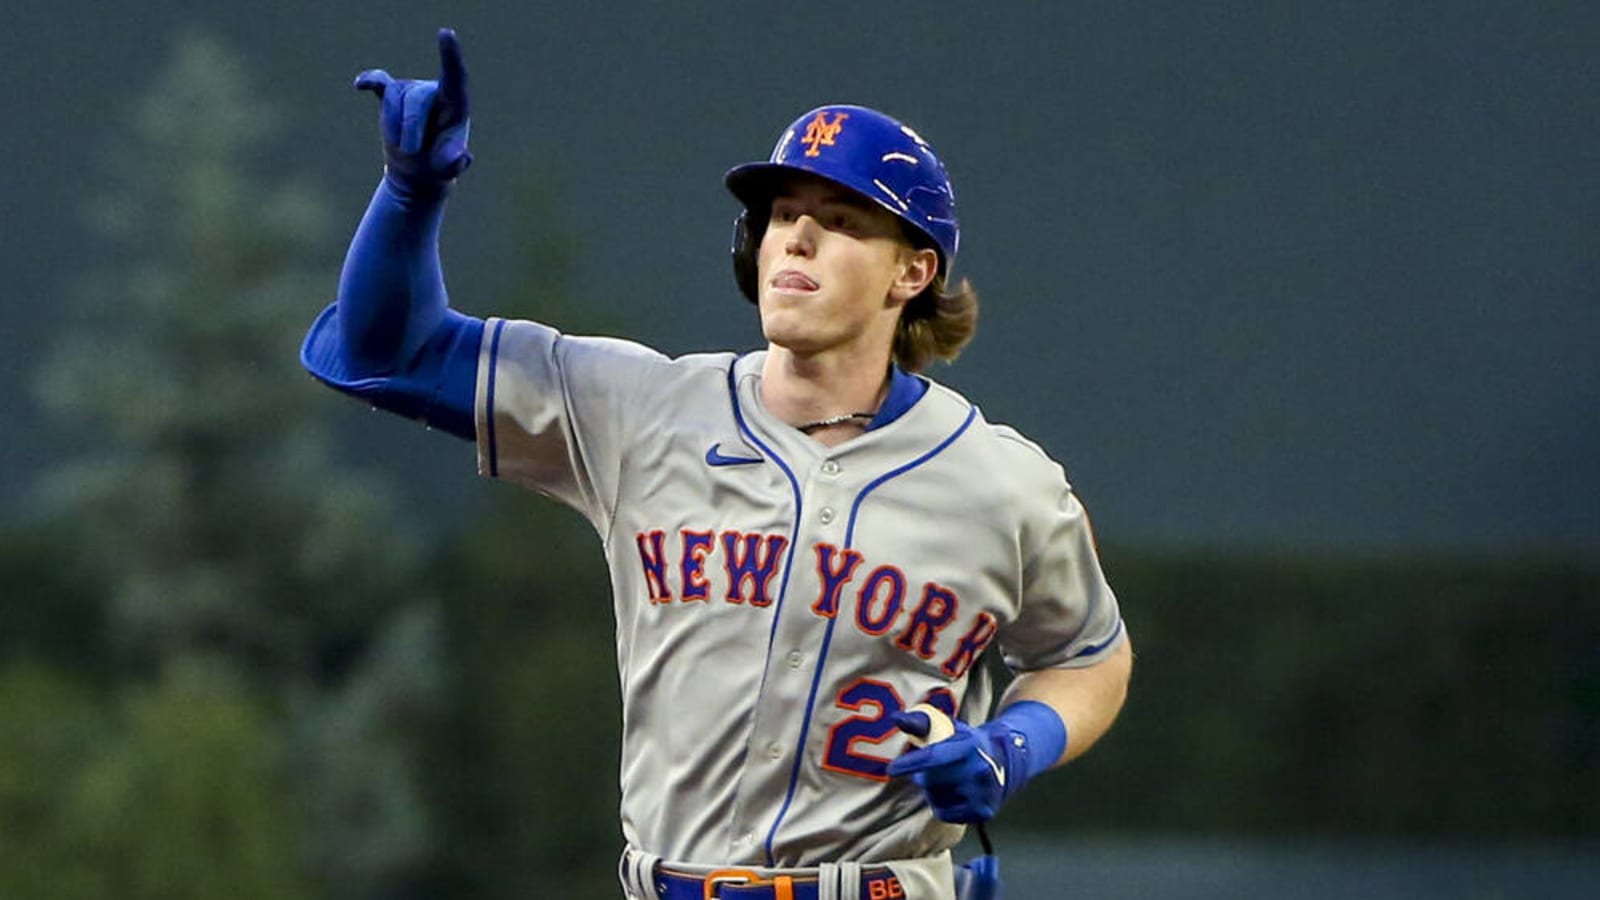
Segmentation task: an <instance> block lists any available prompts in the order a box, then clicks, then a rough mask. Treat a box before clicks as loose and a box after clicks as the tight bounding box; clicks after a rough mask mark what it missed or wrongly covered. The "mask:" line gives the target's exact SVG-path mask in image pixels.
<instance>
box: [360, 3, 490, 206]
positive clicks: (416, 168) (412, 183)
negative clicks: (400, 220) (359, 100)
mask: <svg viewBox="0 0 1600 900" xmlns="http://www.w3.org/2000/svg"><path fill="white" fill-rule="evenodd" d="M439 68H440V71H439V80H438V81H417V80H413V79H398V78H394V77H391V76H390V75H389V73H388V72H385V71H384V70H382V69H368V70H367V71H365V72H362V73H361V74H360V75H358V76H356V85H355V86H356V90H358V91H371V92H372V93H374V94H377V95H378V99H379V100H381V101H382V108H381V110H380V111H379V114H378V124H379V128H380V130H381V131H382V133H383V151H384V160H385V162H386V163H387V165H386V166H385V167H384V171H385V173H386V174H387V176H388V177H389V178H390V180H392V181H394V182H395V183H396V184H397V186H399V187H402V188H407V189H417V188H425V187H430V186H437V185H440V184H443V183H445V182H447V181H450V180H451V179H453V178H455V177H456V176H458V175H460V174H461V173H462V172H464V171H466V169H467V166H470V165H472V154H471V153H469V152H467V132H468V130H469V125H470V121H469V119H468V109H469V104H468V102H467V67H466V64H465V63H464V62H463V61H462V59H461V44H460V42H459V41H457V40H456V33H455V32H454V31H452V30H451V29H449V28H441V29H439Z"/></svg>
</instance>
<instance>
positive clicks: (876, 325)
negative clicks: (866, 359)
mask: <svg viewBox="0 0 1600 900" xmlns="http://www.w3.org/2000/svg"><path fill="white" fill-rule="evenodd" d="M937 266H938V256H937V254H935V253H934V252H933V251H932V250H918V249H914V248H913V247H912V245H911V243H910V242H909V241H907V240H906V237H905V232H904V231H902V230H901V227H900V221H899V220H898V219H896V218H895V217H894V216H893V215H892V214H891V213H889V212H888V211H887V210H884V209H882V208H880V207H879V206H877V205H876V204H874V203H872V202H871V201H868V200H866V199H865V198H863V197H860V196H859V195H857V194H855V193H854V192H852V191H849V190H846V189H844V188H841V187H838V186H836V185H833V184H831V183H830V182H827V181H824V180H822V179H820V178H811V177H797V178H794V179H792V180H790V181H789V182H788V183H787V184H786V185H785V186H784V187H783V188H782V189H781V190H780V191H779V192H778V194H777V196H776V197H775V198H774V199H773V201H772V211H771V216H770V218H769V220H768V223H767V231H766V234H765V236H764V237H763V238H762V240H761V250H760V254H759V256H758V267H759V268H758V272H759V278H760V297H761V327H762V331H763V332H764V333H765V335H766V338H767V340H768V341H770V342H772V343H773V344H776V345H778V346H781V347H784V348H786V349H788V350H790V351H792V352H795V353H799V354H804V355H811V354H817V353H822V352H825V351H828V350H831V349H835V348H838V347H843V346H858V347H867V348H878V347H887V346H888V345H889V344H890V343H891V342H892V340H893V338H894V329H895V323H896V322H897V321H898V319H899V316H900V309H901V307H902V306H903V305H904V304H905V302H906V301H907V300H910V299H911V298H912V297H915V296H916V295H917V294H918V293H920V292H921V290H922V288H924V287H926V286H927V283H928V281H929V280H931V279H932V277H933V273H934V271H935V270H936V269H937Z"/></svg>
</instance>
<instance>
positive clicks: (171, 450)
mask: <svg viewBox="0 0 1600 900" xmlns="http://www.w3.org/2000/svg"><path fill="white" fill-rule="evenodd" d="M261 96H262V95H261V93H260V92H259V91H257V90H256V89H255V88H253V87H252V85H251V84H250V83H249V82H248V80H247V79H246V78H245V75H244V70H243V66H242V65H241V63H240V61H239V60H238V59H237V58H236V57H235V56H234V55H233V54H232V53H231V51H229V50H228V48H226V47H224V46H222V45H221V44H219V43H218V42H216V41H215V40H213V39H211V38H208V37H206V36H204V35H189V36H187V37H185V38H184V39H183V40H181V41H179V42H178V43H177V44H176V46H175V50H174V54H173V56H172V58H171V60H170V62H169V64H168V66H167V67H166V68H165V69H164V70H163V71H162V72H161V73H160V74H159V75H158V76H157V77H156V78H155V79H154V82H153V83H152V85H151V87H150V89H149V91H148V92H146V93H145V94H144V95H143V96H142V98H140V99H138V100H137V101H136V102H134V103H133V104H132V105H131V108H132V109H133V110H134V114H133V118H132V121H131V122H129V123H127V130H126V132H125V133H124V134H123V135H119V136H118V139H117V140H116V141H115V142H114V143H115V150H114V153H113V154H112V155H111V158H110V159H109V160H108V165H109V166H110V168H111V172H112V178H111V180H110V184H109V186H108V188H107V189H106V191H105V192H104V195H103V196H101V197H100V198H99V199H98V200H97V201H96V202H95V203H94V205H93V213H94V216H93V223H94V224H95V226H96V227H97V229H98V231H99V233H100V235H101V236H102V238H103V239H104V245H103V250H102V252H101V253H100V254H98V255H97V257H96V258H97V259H98V260H100V262H101V264H98V265H95V266H92V267H91V268H90V269H89V270H87V271H85V272H84V273H82V277H81V281H80V282H79V283H78V284H77V285H76V290H77V293H78V302H77V303H76V304H75V305H74V306H73V308H72V313H73V315H74V317H75V321H74V327H72V328H71V329H70V330H69V331H68V332H67V335H68V336H67V337H65V338H64V339H63V340H62V341H61V343H60V344H59V346H57V347H55V348H54V352H53V353H52V354H51V355H50V356H49V359H48V362H47V363H46V364H45V366H44V367H43V369H42V370H41V372H40V379H39V386H40V395H41V398H42V399H43V400H44V402H45V403H46V404H47V405H48V406H49V407H50V408H51V409H53V410H54V411H56V412H57V413H59V414H60V416H61V417H62V418H63V419H65V420H68V421H71V422H74V423H76V424H78V425H79V426H80V427H81V428H82V430H83V432H84V433H86V434H91V435H94V436H96V437H98V438H99V441H98V442H97V443H93V444H90V445H88V446H89V448H90V449H88V450H87V451H86V452H85V454H84V455H83V456H81V457H80V458H77V459H73V460H69V461H66V462H64V463H63V464H62V465H61V466H60V467H59V468H58V469H57V470H56V471H54V472H53V473H51V475H50V476H49V477H48V478H47V479H45V481H44V483H43V485H42V486H41V490H40V492H39V496H38V498H37V501H38V508H39V511H40V518H41V521H42V522H43V523H44V524H43V525H42V526H41V528H43V529H48V531H49V533H50V534H52V535H56V536H59V537H58V538H52V539H51V541H49V542H46V543H48V544H49V546H50V547H57V548H59V547H72V548H75V549H76V552H75V553H73V554H72V555H71V565H72V567H73V570H72V573H71V578H70V580H62V579H57V582H58V586H61V587H69V588H71V589H72V590H74V591H78V592H80V593H78V594H75V595H74V596H81V597H88V598H92V600H90V601H89V602H88V603H87V604H84V605H85V606H87V607H88V610H89V612H88V614H84V612H83V610H82V609H78V613H79V621H81V622H83V623H84V624H85V626H86V627H92V628H93V630H94V632H95V633H94V634H93V635H85V638H86V639H85V641H84V644H83V648H87V647H90V646H95V645H98V646H101V647H103V648H104V653H103V657H104V659H102V660H98V661H96V665H97V666H99V667H101V668H102V669H104V670H105V671H106V672H107V673H108V676H109V677H108V680H111V681H113V683H114V685H115V687H114V688H113V690H114V692H115V693H116V695H117V696H118V697H119V698H121V697H122V696H123V695H124V694H125V693H127V692H130V691H131V692H139V691H144V692H145V693H142V694H137V696H139V697H143V698H144V699H133V700H127V701H126V711H125V714H124V715H123V716H121V717H120V720H122V721H124V723H125V724H124V726H123V727H120V728H116V729H113V730H112V731H111V732H109V734H108V737H107V740H108V741H109V742H110V744H109V745H108V746H107V747H105V748H103V750H102V752H100V753H99V754H97V755H96V756H95V757H94V758H93V759H92V760H89V761H87V762H85V764H84V765H85V768H83V769H82V770H80V771H76V772H75V773H74V774H73V776H72V777H73V783H74V784H75V785H76V788H75V790H76V791H77V793H76V794H74V797H75V801H74V802H75V803H77V804H78V806H77V807H74V808H75V809H78V810H79V811H80V813H81V814H82V819H81V821H82V822H83V823H84V826H85V827H87V823H88V822H89V820H90V819H96V820H97V821H98V824H97V825H96V826H95V828H96V829H98V830H95V831H93V833H79V832H78V831H74V830H72V829H71V828H68V829H67V830H66V831H62V832H59V834H63V835H68V836H72V837H73V840H75V841H78V843H79V844H82V842H83V841H88V844H87V846H88V847H89V851H88V852H86V853H84V854H81V861H80V862H79V863H78V864H77V868H76V870H75V873H74V877H75V878H78V879H81V880H83V881H84V882H85V883H86V884H90V883H94V882H95V881H96V879H98V880H99V882H100V883H102V884H103V885H104V886H116V889H115V890H108V893H104V894H98V895H97V896H107V895H119V896H134V894H130V893H125V891H127V890H139V891H145V892H146V893H148V895H150V896H155V895H157V894H162V895H164V896H221V895H227V896H248V897H257V896H259V897H270V896H283V897H292V896H297V895H299V894H300V893H302V890H301V888H300V887H299V885H302V884H311V883H313V879H314V883H315V884H317V885H319V886H321V887H323V888H325V889H327V890H328V891H329V892H330V893H331V894H334V895H337V896H341V897H357V898H359V897H364V896H368V897H370V896H379V895H385V894H388V893H389V892H391V891H392V890H393V889H394V887H395V886H396V885H397V884H401V883H403V882H404V881H405V880H407V879H408V878H410V877H412V876H414V874H415V873H416V872H417V871H419V870H421V869H422V868H423V867H424V866H425V865H426V863H427V859H428V856H429V854H430V852H431V850H430V848H431V843H430V841H431V837H432V835H431V833H430V828H431V821H430V818H429V816H428V815H427V814H426V811H425V809H424V808H423V801H422V792H421V782H420V777H419V773H418V772H417V745H418V743H419V741H420V737H419V735H420V733H421V732H422V731H423V730H424V729H425V728H426V727H427V724H428V722H429V721H430V718H429V717H430V716H431V715H432V713H433V711H434V710H435V705H434V704H435V699H436V697H437V693H438V689H439V684H440V680H441V677H442V676H441V661H440V659H439V655H438V647H437V637H436V628H435V625H436V619H435V616H436V608H437V604H436V601H435V600H434V598H433V597H432V596H430V595H428V594H426V593H424V592H423V591H421V590H420V589H419V587H418V586H417V581H418V579H417V572H418V570H419V568H420V565H419V563H420V559H419V553H420V550H419V547H418V546H417V544H416V542H415V540H414V539H413V538H410V537H408V536H407V535H406V534H405V533H404V532H403V531H402V530H401V529H400V528H399V520H398V519H397V517H396V516H395V515H394V511H393V504H392V501H391V492H390V491H389V489H388V488H387V487H385V486H383V485H381V484H379V483H377V481H376V480H375V479H373V478H371V477H363V476H359V475H356V474H354V473H351V472H349V471H343V470H341V469H340V468H339V467H338V466H336V465H334V464H333V461H332V460H333V456H332V450H331V445H330V441H329V437H328V433H327V431H328V429H327V421H326V420H327V418H328V416H329V415H330V414H331V412H332V411H333V409H334V405H333V404H330V403H328V402H326V401H328V400H330V399H331V398H329V397H328V396H327V395H326V392H324V391H322V390H321V389H320V388H317V387H316V386H314V384H313V383H312V381H311V379H310V378H309V377H308V376H307V375H306V374H305V373H304V372H303V371H302V370H301V369H300V367H299V366H298V364H297V354H296V349H297V347H298V344H299V340H300V337H301V335H303V334H304V331H305V328H306V326H307V325H308V324H309V322H310V321H311V318H312V316H313V315H315V313H316V311H317V309H318V307H319V306H320V304H321V302H322V299H323V298H325V297H326V296H327V295H328V292H329V289H330V288H331V282H332V279H333V274H332V273H333V272H335V271H336V270H337V250H338V246H339V242H338V241H335V240H334V239H333V237H332V235H331V232H330V230H329V228H328V227H327V218H328V217H327V214H326V211H325V209H324V207H323V206H322V203H321V201H320V200H319V199H318V198H317V196H316V193H315V191H314V190H313V189H312V188H311V187H310V186H309V185H307V184H304V183H302V182H300V181H299V180H297V179H295V178H281V177H274V176H272V175H271V174H269V173H268V172H266V171H265V166H264V160H265V158H266V152H267V150H268V145H267V140H268V139H269V138H271V137H273V136H275V135H277V134H278V133H279V122H280V121H281V120H280V117H279V115H278V113H277V112H276V111H275V110H274V109H272V108H269V107H268V106H266V105H264V104H263V103H262V102H261V101H260V99H259V98H260V97H261ZM343 409H344V410H348V409H350V407H343ZM47 550H48V552H46V551H47ZM40 551H41V552H40V555H39V556H38V557H35V558H33V561H28V560H21V561H18V562H17V563H16V569H17V573H18V577H19V578H21V577H29V576H30V575H33V574H38V570H40V569H41V568H43V567H45V566H47V565H49V564H50V563H51V562H58V561H59V560H60V554H59V551H57V550H49V549H48V548H47V547H45V546H43V545H41V548H40ZM51 553H55V554H57V555H56V556H55V557H53V558H52V557H51V556H50V554H51ZM7 567H8V568H10V564H9V563H8V566H7ZM44 586H48V585H47V584H46V585H44ZM28 598H29V601H30V602H29V604H28V605H26V606H24V605H23V603H22V602H21V600H22V598H21V597H12V596H10V595H8V597H7V598H6V600H5V601H4V603H0V609H3V610H4V613H3V614H0V621H8V620H12V619H17V618H24V619H25V617H26V616H28V615H32V614H37V613H38V611H39V610H40V609H42V608H44V607H42V606H41V605H40V604H48V603H51V602H52V599H51V598H50V597H49V596H48V594H47V593H41V592H40V591H37V590H36V591H31V592H30V594H29V595H28ZM75 608H76V607H73V606H71V605H68V606H63V607H62V610H63V611H66V610H70V609H75ZM30 611H31V612H30ZM60 627H61V626H48V627H47V626H44V625H36V626H32V628H31V631H32V635H33V636H31V637H29V638H27V639H26V640H22V639H18V640H17V641H16V643H17V645H18V647H19V648H20V647H23V646H24V645H31V646H33V647H34V648H35V649H38V648H39V647H43V646H44V645H47V644H49V643H50V641H51V640H52V639H53V638H52V635H53V634H56V633H58V629H59V628H60ZM52 629H57V630H56V631H53V630H52ZM4 643H5V641H4V639H0V646H3V645H4ZM83 648H80V652H82V650H83ZM85 655H87V654H85ZM197 660H204V661H205V665H204V670H205V671H206V672H208V673H210V675H208V678H212V677H213V676H214V679H215V680H219V682H220V683H226V684H230V685H235V686H236V690H235V691H234V693H232V694H229V695H228V696H227V697H216V698H210V699H207V698H198V699H197V698H195V697H194V696H193V691H192V687H193V686H192V684H191V682H190V680H187V679H188V676H185V679H186V680H183V681H182V682H181V683H180V684H179V685H177V686H173V685H170V684H169V683H168V680H169V679H170V678H171V677H172V675H171V673H173V672H189V671H191V670H192V669H193V667H195V666H196V665H198V663H197V662H196V661H197ZM169 691H177V692H178V694H177V695H175V696H176V697H181V698H183V700H184V702H186V703H190V704H191V705H192V706H193V709H192V710H191V712H192V714H193V715H194V716H195V717H196V718H194V719H192V720H191V719H185V718H183V714H180V713H179V712H178V711H177V710H176V706H177V705H178V704H179V700H178V699H171V700H170V702H169V699H168V693H167V692H169ZM230 697H231V698H232V699H229V698H230ZM202 701H203V702H202ZM118 703H119V704H123V703H124V701H122V700H121V699H119V700H118ZM206 703H210V704H212V705H210V706H207V705H205V704H206ZM195 704H198V705H195ZM161 735H171V736H173V737H174V738H176V737H184V738H185V739H186V740H192V741H193V742H194V743H193V744H192V745H191V744H189V743H186V744H185V747H184V748H178V747H176V746H169V745H168V744H166V743H163V742H162V741H163V740H165V738H162V737H161ZM246 735H249V736H250V737H249V740H248V741H246V740H245V736H246ZM246 743H249V744H257V745H260V746H261V747H271V748H272V749H271V755H272V757H273V759H272V760H271V761H270V764H269V763H265V762H261V761H260V760H257V759H253V758H252V759H245V758H243V757H242V756H239V755H230V754H236V753H237V747H238V746H242V745H244V744H246ZM180 749H181V751H182V752H180ZM194 754H201V755H200V756H198V757H197V756H195V755H194ZM280 764H289V765H292V766H293V767H294V769H293V772H292V777H288V775H286V774H285V773H283V772H281V771H280V770H279V769H278V768H274V767H275V766H279V765H280ZM195 766H209V767H211V768H210V769H207V770H206V772H212V771H213V770H214V774H205V775H204V778H203V779H202V780H199V781H197V782H196V783H195V784H194V785H193V786H192V787H191V788H189V789H185V790H187V791H189V792H187V793H186V792H185V790H180V789H179V787H178V786H177V785H176V784H175V783H173V782H172V779H175V778H176V777H177V775H178V774H179V773H181V772H182V771H183V770H184V767H190V768H193V767H195ZM192 774H193V775H194V776H195V777H197V778H200V777H201V775H202V774H203V773H202V772H201V770H199V769H194V770H193V772H192ZM253 791H256V792H253ZM257 792H264V793H257ZM269 800H270V803H269V802H268V801H269ZM284 809H287V810H289V811H290V813H292V815H293V817H294V822H293V826H292V827H288V826H285V825H284V824H283V823H281V822H279V821H278V817H279V814H280V813H281V812H282V811H283V810H284ZM96 811H99V812H104V813H106V815H104V816H98V815H97V814H96ZM0 815H3V812H0ZM168 815H170V816H172V817H174V818H173V819H172V820H171V821H170V822H169V821H166V820H164V819H161V818H152V817H159V816H168ZM74 821H77V820H74ZM202 822H208V823H209V824H208V825H205V827H202V824H201V823H202ZM153 823H159V824H153ZM185 823H193V824H192V826H191V825H190V824H185ZM185 828H187V829H188V830H187V831H184V830H182V829H185ZM151 832H156V833H163V832H164V833H166V834H168V835H170V836H171V840H172V842H171V843H170V844H160V845H152V844H151V843H149V841H150V837H149V834H150V833H151ZM183 846H191V847H192V848H193V849H196V850H200V851H203V852H204V853H205V854H207V855H210V856H212V857H215V858H216V859H218V860H220V861H222V862H223V863H226V865H227V866H228V867H230V868H229V869H228V871H231V872H232V873H233V877H234V878H253V879H255V880H254V881H248V882H246V881H231V882H230V881H228V880H225V879H224V880H218V879H217V878H216V877H214V875H215V872H213V871H212V870H210V869H205V868H196V867H195V866H194V865H191V864H190V863H189V862H186V861H184V860H183V859H181V858H180V856H181V854H177V853H176V852H175V851H174V852H168V851H169V850H170V849H171V848H178V847H183ZM299 873H309V876H308V878H306V879H302V878H301V875H300V874H299ZM158 884H159V885H160V889H159V890H158V888H157V885H158ZM130 885H131V887H129V886H130ZM224 885H226V887H225V888H224V887H223V886H224ZM140 895H141V896H142V895H144V894H140Z"/></svg>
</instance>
